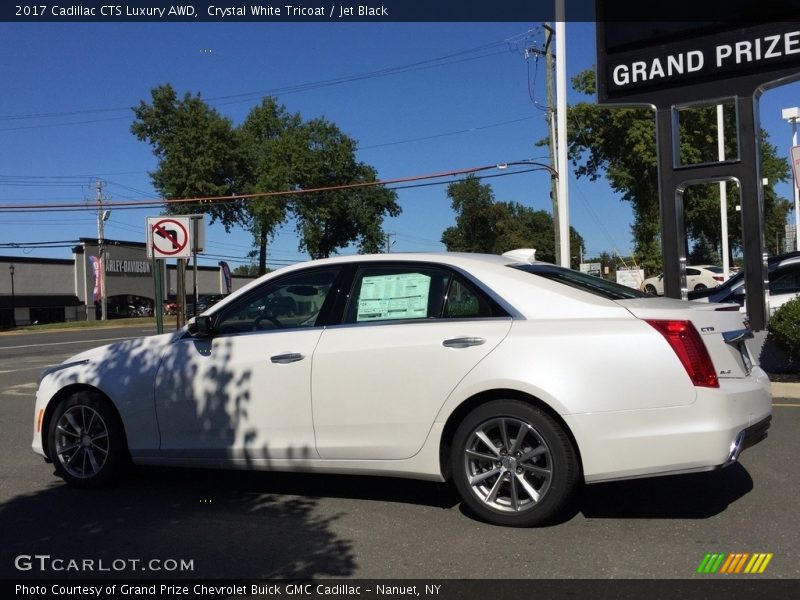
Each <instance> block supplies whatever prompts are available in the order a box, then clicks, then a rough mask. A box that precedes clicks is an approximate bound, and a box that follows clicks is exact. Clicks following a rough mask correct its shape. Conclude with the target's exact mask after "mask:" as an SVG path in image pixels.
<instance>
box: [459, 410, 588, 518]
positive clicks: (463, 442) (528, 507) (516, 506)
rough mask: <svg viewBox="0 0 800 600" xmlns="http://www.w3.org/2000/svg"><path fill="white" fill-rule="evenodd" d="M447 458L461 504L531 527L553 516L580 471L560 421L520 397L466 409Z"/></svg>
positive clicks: (480, 514) (567, 497)
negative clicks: (449, 456) (464, 416)
mask: <svg viewBox="0 0 800 600" xmlns="http://www.w3.org/2000/svg"><path fill="white" fill-rule="evenodd" d="M451 461H452V468H453V480H454V483H455V485H456V489H457V490H458V492H459V494H460V496H461V499H462V500H463V501H464V504H465V505H466V506H467V507H468V508H469V509H470V510H471V511H472V512H473V513H475V515H477V516H478V517H479V518H481V519H483V520H485V521H488V522H490V523H494V524H497V525H508V526H515V527H530V526H533V525H540V524H543V523H546V522H547V521H549V520H551V519H553V518H554V517H555V516H556V515H558V514H559V513H560V512H561V511H562V510H563V509H564V508H565V507H566V505H567V504H568V503H569V501H570V499H571V498H572V496H573V494H574V493H575V490H576V488H577V485H578V479H579V476H580V469H579V466H578V459H577V456H576V453H575V449H574V448H573V446H572V443H571V441H570V439H569V437H568V436H567V434H566V433H565V432H564V430H563V429H562V428H561V426H560V425H559V424H558V423H557V422H556V421H555V420H554V419H553V418H552V417H551V416H550V415H548V414H547V413H545V412H543V411H541V410H539V409H538V408H536V407H534V406H532V405H530V404H527V403H525V402H521V401H518V400H496V401H492V402H489V403H487V404H483V405H481V406H479V407H478V408H476V409H475V410H474V411H472V412H471V413H469V415H467V417H466V418H465V419H464V421H463V422H462V423H461V425H459V427H458V429H457V430H456V433H455V436H454V438H453V447H452V455H451Z"/></svg>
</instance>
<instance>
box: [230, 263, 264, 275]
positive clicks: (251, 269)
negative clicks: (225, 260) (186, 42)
mask: <svg viewBox="0 0 800 600" xmlns="http://www.w3.org/2000/svg"><path fill="white" fill-rule="evenodd" d="M231 273H232V274H233V275H241V276H243V277H257V276H258V275H262V274H263V273H261V269H259V267H258V265H256V264H249V265H238V266H236V267H235V268H234V269H233V271H231Z"/></svg>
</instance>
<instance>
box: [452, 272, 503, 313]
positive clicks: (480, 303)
mask: <svg viewBox="0 0 800 600" xmlns="http://www.w3.org/2000/svg"><path fill="white" fill-rule="evenodd" d="M443 316H444V318H446V319H480V318H486V317H491V316H493V312H492V307H491V306H490V305H489V303H488V302H487V301H486V299H485V298H484V297H483V296H482V295H481V294H479V293H477V292H476V291H475V290H474V289H473V288H472V286H470V285H468V284H467V283H465V282H462V281H461V280H459V279H454V280H453V283H451V284H450V290H449V291H448V292H447V299H446V301H445V305H444V315H443Z"/></svg>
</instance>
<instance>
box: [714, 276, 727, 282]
mask: <svg viewBox="0 0 800 600" xmlns="http://www.w3.org/2000/svg"><path fill="white" fill-rule="evenodd" d="M714 281H719V282H722V281H725V278H724V277H723V276H722V275H714Z"/></svg>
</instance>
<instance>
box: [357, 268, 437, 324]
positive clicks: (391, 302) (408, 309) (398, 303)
mask: <svg viewBox="0 0 800 600" xmlns="http://www.w3.org/2000/svg"><path fill="white" fill-rule="evenodd" d="M430 287H431V278H430V276H428V275H422V274H421V273H399V274H393V275H371V276H366V277H364V278H363V279H362V280H361V294H360V296H359V300H358V315H357V316H356V322H358V323H363V322H368V321H385V320H388V319H425V318H427V316H428V294H429V291H430Z"/></svg>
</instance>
